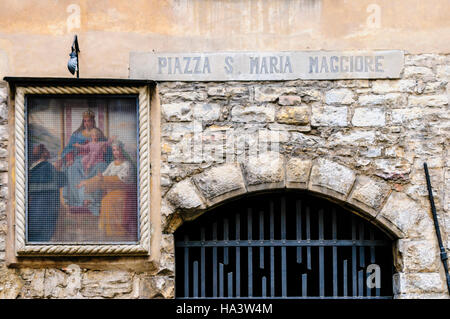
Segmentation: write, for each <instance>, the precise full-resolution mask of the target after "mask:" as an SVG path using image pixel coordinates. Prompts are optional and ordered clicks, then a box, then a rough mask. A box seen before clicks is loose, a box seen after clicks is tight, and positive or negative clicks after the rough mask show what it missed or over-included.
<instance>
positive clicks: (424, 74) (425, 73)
mask: <svg viewBox="0 0 450 319" xmlns="http://www.w3.org/2000/svg"><path fill="white" fill-rule="evenodd" d="M403 76H404V78H405V79H409V78H421V79H423V78H432V77H434V74H433V70H431V69H430V68H427V67H424V66H407V67H405V70H404V72H403Z"/></svg>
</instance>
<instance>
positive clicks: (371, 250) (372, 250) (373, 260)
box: [367, 229, 375, 297]
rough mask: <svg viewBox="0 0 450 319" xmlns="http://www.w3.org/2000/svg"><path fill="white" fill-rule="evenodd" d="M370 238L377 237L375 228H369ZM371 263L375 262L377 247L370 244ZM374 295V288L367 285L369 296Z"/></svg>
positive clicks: (371, 239)
mask: <svg viewBox="0 0 450 319" xmlns="http://www.w3.org/2000/svg"><path fill="white" fill-rule="evenodd" d="M369 238H370V241H373V240H374V239H375V234H374V232H373V229H370V230H369ZM370 263H371V264H374V263H375V247H374V246H370ZM368 276H369V274H367V277H368ZM371 295H372V288H370V287H369V286H368V285H367V296H368V297H370V296H371Z"/></svg>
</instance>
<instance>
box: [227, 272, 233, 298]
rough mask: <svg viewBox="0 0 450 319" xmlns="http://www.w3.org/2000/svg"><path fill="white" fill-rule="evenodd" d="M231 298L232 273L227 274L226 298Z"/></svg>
mask: <svg viewBox="0 0 450 319" xmlns="http://www.w3.org/2000/svg"><path fill="white" fill-rule="evenodd" d="M231 297H233V273H232V272H229V273H228V298H231Z"/></svg>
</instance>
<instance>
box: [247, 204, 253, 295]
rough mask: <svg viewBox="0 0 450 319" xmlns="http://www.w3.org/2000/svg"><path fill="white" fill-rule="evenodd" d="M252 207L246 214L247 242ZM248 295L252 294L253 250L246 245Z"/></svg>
mask: <svg viewBox="0 0 450 319" xmlns="http://www.w3.org/2000/svg"><path fill="white" fill-rule="evenodd" d="M252 226H253V225H252V209H251V208H248V214H247V233H248V242H249V243H251V241H252V236H253V235H252ZM248 296H249V297H252V296H253V250H252V247H251V246H249V247H248Z"/></svg>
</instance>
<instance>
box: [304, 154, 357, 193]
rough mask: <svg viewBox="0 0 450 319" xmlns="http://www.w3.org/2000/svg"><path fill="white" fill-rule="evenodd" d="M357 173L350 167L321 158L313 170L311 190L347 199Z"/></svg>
mask: <svg viewBox="0 0 450 319" xmlns="http://www.w3.org/2000/svg"><path fill="white" fill-rule="evenodd" d="M355 178H356V176H355V173H354V172H353V170H351V169H350V168H348V167H345V166H343V165H341V164H338V163H335V162H332V161H330V160H327V159H324V158H320V159H319V160H318V161H317V163H316V164H314V165H313V167H312V170H311V177H310V181H309V189H311V190H313V191H318V192H322V193H325V194H330V195H333V196H335V197H337V198H339V199H342V200H344V199H346V198H347V195H348V193H349V192H350V189H351V188H352V186H353V183H354V181H355Z"/></svg>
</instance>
